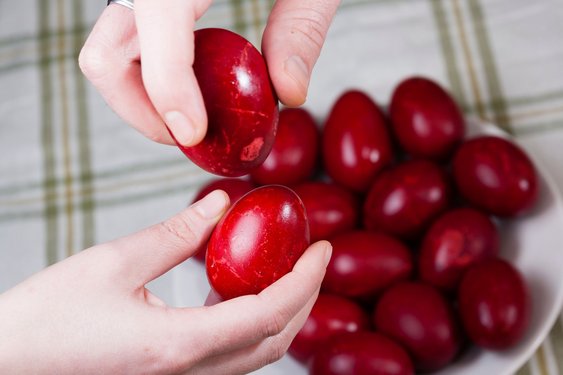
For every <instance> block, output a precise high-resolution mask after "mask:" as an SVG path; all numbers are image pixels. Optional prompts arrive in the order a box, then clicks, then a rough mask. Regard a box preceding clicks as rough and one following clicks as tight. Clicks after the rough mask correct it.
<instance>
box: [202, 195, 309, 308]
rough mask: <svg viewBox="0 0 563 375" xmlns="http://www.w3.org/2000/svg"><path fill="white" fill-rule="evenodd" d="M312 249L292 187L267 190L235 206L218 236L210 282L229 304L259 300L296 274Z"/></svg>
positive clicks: (209, 261)
mask: <svg viewBox="0 0 563 375" xmlns="http://www.w3.org/2000/svg"><path fill="white" fill-rule="evenodd" d="M307 246H309V225H308V222H307V215H306V213H305V206H304V205H303V203H302V202H301V199H299V197H298V196H297V194H295V193H294V192H293V191H292V190H291V189H289V188H287V187H284V186H281V185H268V186H263V187H260V188H257V189H254V190H252V191H251V192H250V193H248V194H246V195H245V196H243V197H242V198H240V199H239V200H238V201H237V202H235V203H234V204H233V205H232V206H231V207H230V208H229V210H228V211H227V213H226V214H225V215H224V216H223V217H222V218H221V220H220V221H219V223H218V224H217V226H216V227H215V229H214V230H213V233H212V234H211V238H210V239H209V243H208V245H207V256H206V271H207V278H208V279H209V282H210V284H211V286H212V287H213V289H214V290H215V291H216V292H217V293H218V294H219V295H220V296H221V297H222V298H223V299H230V298H233V297H238V296H242V295H246V294H257V293H259V292H260V291H262V290H263V289H264V288H266V287H268V286H269V285H271V284H272V283H273V282H275V281H276V280H278V279H279V278H281V277H282V276H283V275H285V274H287V273H288V272H289V271H291V270H292V268H293V266H294V265H295V263H296V262H297V260H298V259H299V257H301V255H302V254H303V252H304V251H305V249H306V248H307Z"/></svg>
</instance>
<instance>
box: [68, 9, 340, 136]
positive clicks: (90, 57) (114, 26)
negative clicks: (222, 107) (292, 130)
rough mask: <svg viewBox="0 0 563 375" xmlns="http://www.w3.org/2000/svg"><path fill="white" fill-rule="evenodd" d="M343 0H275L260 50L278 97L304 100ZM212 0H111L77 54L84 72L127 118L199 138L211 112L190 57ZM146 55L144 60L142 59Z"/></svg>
mask: <svg viewBox="0 0 563 375" xmlns="http://www.w3.org/2000/svg"><path fill="white" fill-rule="evenodd" d="M339 2H340V1H339V0H277V1H276V3H275V5H274V7H273V9H272V11H271V13H270V16H269V18H268V22H267V25H266V28H265V30H264V35H263V38H262V52H263V54H264V57H265V59H266V61H267V64H268V69H269V72H270V78H271V80H272V83H273V85H274V88H275V90H276V93H277V94H278V97H279V99H280V101H281V102H282V103H283V104H285V105H288V106H298V105H301V104H303V103H304V102H305V99H306V96H307V89H308V85H309V80H310V76H311V72H312V69H313V66H314V65H315V62H316V61H317V59H318V57H319V54H320V51H321V47H322V45H323V43H324V40H325V37H326V34H327V31H328V28H329V26H330V23H331V21H332V18H333V17H334V14H335V12H336V9H337V7H338V4H339ZM210 4H211V0H191V1H186V0H159V1H155V0H135V10H134V11H131V10H130V9H127V8H125V7H123V6H121V5H116V4H111V5H109V6H108V7H107V8H106V9H105V10H104V12H103V13H102V15H101V16H100V18H99V20H98V21H97V23H96V25H95V26H94V28H93V30H92V32H91V34H90V36H89V37H88V39H87V41H86V43H85V44H84V47H83V49H82V51H81V53H80V56H79V64H80V67H81V69H82V71H83V72H84V75H85V76H86V77H87V78H88V79H89V80H90V81H91V82H92V84H93V85H94V86H95V87H96V88H97V89H98V91H99V92H100V93H101V95H102V96H103V97H104V99H105V100H106V102H107V103H108V104H109V105H110V107H112V108H113V110H114V111H115V112H116V113H117V114H118V115H119V116H120V117H121V118H122V119H124V120H125V121H126V122H127V123H129V124H130V125H132V126H133V127H134V128H135V129H137V130H138V131H140V132H141V133H142V134H144V135H145V136H146V137H148V138H149V139H152V140H154V141H156V142H160V143H165V144H174V141H173V139H172V137H171V136H170V134H169V132H168V130H167V129H166V127H168V129H169V130H170V132H171V133H172V134H174V137H175V138H176V140H177V141H178V142H179V143H180V144H182V145H184V146H193V145H195V144H197V143H199V142H200V141H201V140H202V139H203V137H204V136H205V133H206V131H207V114H206V111H205V107H204V104H203V99H202V96H201V92H200V89H199V86H198V84H197V80H196V77H195V75H194V72H193V69H192V65H193V61H194V34H193V30H194V27H195V23H196V20H198V19H199V18H200V17H201V16H202V15H203V14H204V12H205V11H206V10H207V9H208V7H209V5H210ZM141 60H142V64H141Z"/></svg>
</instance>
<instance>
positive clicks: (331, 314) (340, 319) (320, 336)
mask: <svg viewBox="0 0 563 375" xmlns="http://www.w3.org/2000/svg"><path fill="white" fill-rule="evenodd" d="M369 329H370V321H369V316H368V315H367V313H366V312H365V311H364V310H363V309H362V308H361V307H360V306H359V305H358V304H356V303H355V302H353V301H351V300H349V299H346V298H343V297H338V296H333V295H330V294H323V293H321V294H319V297H318V298H317V301H316V302H315V305H314V306H313V308H312V309H311V313H310V314H309V317H308V318H307V320H306V321H305V324H304V325H303V327H302V328H301V330H300V331H299V332H298V333H297V335H296V336H295V338H294V339H293V342H292V343H291V346H290V347H289V350H288V352H289V354H291V355H292V356H293V357H294V358H296V359H297V360H299V361H301V362H303V363H306V362H307V361H308V360H309V359H311V357H312V356H313V354H314V353H315V352H316V351H317V349H318V348H319V345H321V344H322V343H324V342H325V341H326V340H327V339H328V338H329V337H331V336H334V335H337V334H341V333H344V332H358V331H367V330H369Z"/></svg>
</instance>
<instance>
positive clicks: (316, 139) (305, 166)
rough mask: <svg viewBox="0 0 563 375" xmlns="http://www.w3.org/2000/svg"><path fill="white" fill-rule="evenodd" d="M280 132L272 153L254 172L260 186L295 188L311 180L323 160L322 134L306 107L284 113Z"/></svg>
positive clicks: (286, 109) (252, 173)
mask: <svg viewBox="0 0 563 375" xmlns="http://www.w3.org/2000/svg"><path fill="white" fill-rule="evenodd" d="M279 118H280V119H279V124H278V133H277V135H276V140H275V141H274V146H273V147H272V151H271V152H270V154H269V155H268V157H267V158H266V160H265V161H264V163H262V164H261V165H260V166H258V167H257V168H256V169H254V170H253V171H252V172H251V173H250V177H251V178H252V179H253V180H254V181H255V182H256V183H258V184H261V185H268V184H281V185H288V186H289V185H295V184H297V183H300V182H304V181H305V180H307V179H308V178H309V177H311V175H312V174H313V172H314V171H315V168H316V166H317V162H318V160H319V143H320V133H319V129H318V128H317V125H316V124H315V120H313V117H311V115H310V114H309V112H307V111H306V110H305V109H303V108H284V109H282V110H281V111H280V117H279Z"/></svg>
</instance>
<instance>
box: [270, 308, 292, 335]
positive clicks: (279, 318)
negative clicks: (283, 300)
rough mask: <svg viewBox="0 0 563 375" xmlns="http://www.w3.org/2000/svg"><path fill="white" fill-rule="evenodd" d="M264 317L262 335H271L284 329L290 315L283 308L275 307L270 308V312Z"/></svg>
mask: <svg viewBox="0 0 563 375" xmlns="http://www.w3.org/2000/svg"><path fill="white" fill-rule="evenodd" d="M266 319H267V320H266V324H265V326H264V327H265V332H264V337H272V336H276V335H278V334H280V333H281V332H282V331H283V330H284V328H285V326H286V325H287V322H289V320H290V319H291V316H290V314H289V312H288V311H286V309H285V308H283V307H277V308H275V309H273V310H272V313H270V314H268V316H267V318H266Z"/></svg>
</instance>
